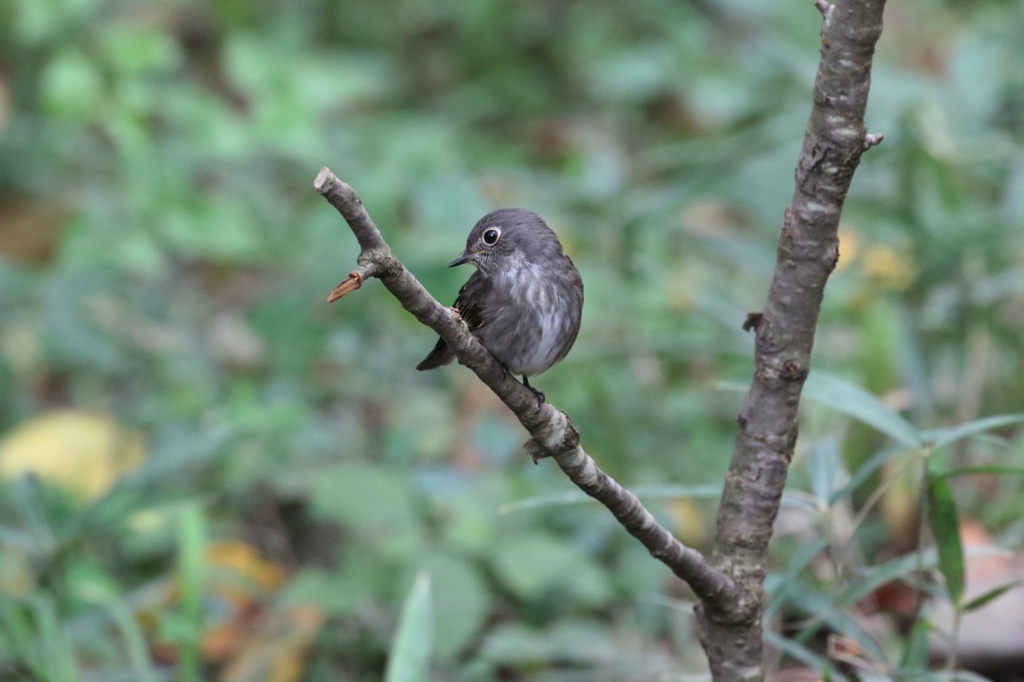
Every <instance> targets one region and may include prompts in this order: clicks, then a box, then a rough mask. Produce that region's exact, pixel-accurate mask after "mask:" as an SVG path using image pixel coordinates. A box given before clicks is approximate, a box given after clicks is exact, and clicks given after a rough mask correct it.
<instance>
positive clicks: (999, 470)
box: [934, 466, 1024, 479]
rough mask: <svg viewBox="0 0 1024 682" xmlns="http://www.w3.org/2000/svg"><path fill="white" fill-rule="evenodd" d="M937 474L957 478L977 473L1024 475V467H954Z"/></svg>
mask: <svg viewBox="0 0 1024 682" xmlns="http://www.w3.org/2000/svg"><path fill="white" fill-rule="evenodd" d="M934 475H935V476H940V477H942V478H947V479H948V478H956V477H957V476H977V475H988V476H1006V475H1013V476H1022V475H1024V467H1004V466H981V467H964V468H962V469H952V470H950V471H942V472H936V473H935V474H934Z"/></svg>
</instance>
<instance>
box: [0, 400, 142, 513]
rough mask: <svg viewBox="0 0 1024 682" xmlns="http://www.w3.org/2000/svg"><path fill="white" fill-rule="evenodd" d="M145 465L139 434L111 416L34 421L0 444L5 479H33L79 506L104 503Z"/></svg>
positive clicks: (63, 413) (80, 414) (66, 414)
mask: <svg viewBox="0 0 1024 682" xmlns="http://www.w3.org/2000/svg"><path fill="white" fill-rule="evenodd" d="M144 459H145V444H144V441H143V438H142V433H141V432H140V431H138V430H136V429H131V428H128V427H126V426H124V425H122V424H119V423H118V422H117V421H115V420H114V418H113V417H111V416H109V415H106V414H101V413H94V412H85V411H79V410H59V411H56V412H50V413H48V414H43V415H41V416H38V417H35V418H34V419H31V420H29V421H27V422H25V423H23V424H21V425H20V426H17V427H15V429H14V430H13V431H11V432H9V433H8V434H7V435H6V437H5V438H4V439H3V441H0V477H3V478H14V477H17V476H20V475H22V474H25V473H34V474H36V475H37V476H39V478H41V479H42V480H44V481H46V482H48V483H52V484H54V485H57V486H59V487H61V488H64V489H65V490H67V491H68V492H70V493H72V494H73V495H74V496H76V497H77V498H78V499H80V500H95V499H98V498H100V497H103V496H104V495H106V494H107V493H108V492H109V491H110V489H111V488H113V487H114V484H115V483H116V482H117V480H118V478H120V477H121V476H123V475H124V474H126V473H129V472H131V471H135V470H136V469H138V468H139V466H141V465H142V462H143V460H144Z"/></svg>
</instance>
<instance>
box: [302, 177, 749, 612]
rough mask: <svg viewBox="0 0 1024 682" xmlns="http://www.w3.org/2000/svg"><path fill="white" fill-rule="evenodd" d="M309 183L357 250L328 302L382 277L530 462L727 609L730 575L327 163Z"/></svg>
mask: <svg viewBox="0 0 1024 682" xmlns="http://www.w3.org/2000/svg"><path fill="white" fill-rule="evenodd" d="M314 187H316V191H317V192H319V193H320V194H322V195H323V196H324V198H325V199H327V201H329V202H330V203H331V205H332V206H334V207H335V208H336V209H338V211H339V212H341V214H342V216H344V217H345V221H346V222H347V223H348V225H349V227H350V228H352V232H353V234H355V236H356V239H357V240H358V242H359V245H360V247H361V252H360V254H359V257H358V259H357V260H358V262H359V265H360V268H359V269H357V270H356V271H354V272H353V273H352V274H350V275H349V277H348V279H346V280H345V281H344V282H342V283H341V284H339V285H338V286H337V287H335V289H334V291H333V292H332V294H331V300H334V299H336V298H340V297H341V296H344V295H345V294H346V293H348V292H350V291H354V290H355V289H358V288H359V286H360V285H361V284H362V281H363V280H364V279H366V278H368V277H377V278H379V279H380V280H381V282H383V284H384V286H385V287H387V289H388V291H390V292H391V293H392V294H393V295H394V296H395V298H397V299H398V301H399V302H400V303H401V304H402V307H403V308H405V309H406V310H407V311H409V312H410V313H412V314H413V315H414V316H415V317H416V319H417V320H419V321H420V322H422V323H423V324H425V325H427V326H428V327H430V328H431V329H433V330H434V331H435V332H437V333H438V335H439V336H440V337H441V338H442V339H444V340H445V343H447V344H448V346H449V347H450V348H451V349H452V350H453V351H454V352H455V355H456V357H458V359H459V362H461V363H462V364H463V365H466V366H467V367H469V368H470V369H471V370H473V371H474V372H475V373H476V375H477V376H478V377H480V380H481V381H483V382H484V383H485V384H487V386H489V387H490V389H491V390H492V391H494V393H495V394H496V395H497V396H498V397H499V398H501V400H502V402H504V403H505V404H506V405H507V406H508V407H509V409H511V410H512V412H513V413H515V415H516V417H517V418H518V419H519V422H520V423H521V424H522V425H523V426H524V427H525V428H526V430H527V431H528V432H529V433H530V436H531V439H530V440H529V441H528V442H527V443H526V449H527V452H529V453H530V455H531V456H532V457H533V458H534V460H535V461H536V460H538V459H541V458H545V457H551V458H552V459H554V460H555V462H557V463H558V466H559V467H561V469H562V471H564V472H565V474H566V475H567V476H568V477H569V479H570V480H571V481H572V482H573V483H575V484H576V485H577V486H579V488H580V489H581V490H583V492H585V493H586V494H588V495H590V496H591V497H593V498H594V499H596V500H598V501H599V502H601V503H602V504H603V505H605V506H606V507H607V508H608V510H609V511H610V512H611V513H612V514H613V515H614V516H615V518H616V519H618V520H619V523H621V524H622V526H623V527H624V528H625V529H626V530H627V531H629V533H630V534H631V535H633V537H635V538H636V539H638V540H639V541H640V542H642V543H643V545H644V546H645V547H646V548H647V549H648V551H650V553H651V555H652V556H653V557H655V558H656V559H658V560H659V561H661V562H662V563H664V564H665V565H666V566H668V567H669V568H670V569H672V572H673V573H675V574H676V575H677V576H679V577H680V578H682V579H683V580H685V581H686V582H687V583H689V585H690V587H692V588H693V591H694V593H696V595H697V597H698V598H699V599H700V600H701V601H702V602H705V603H707V604H708V605H709V606H710V607H711V608H714V609H716V610H721V609H726V608H728V606H729V604H731V603H734V601H735V598H736V589H735V585H734V584H733V582H732V580H730V579H729V578H728V577H726V575H725V574H724V573H723V572H722V571H720V570H717V569H714V568H712V567H711V566H710V564H709V563H708V562H707V560H706V559H705V558H704V556H703V555H702V554H701V553H700V552H698V551H696V550H694V549H691V548H690V547H687V546H685V545H683V544H682V543H681V542H679V541H678V540H677V539H676V538H675V537H673V536H672V534H671V533H670V532H669V531H668V530H666V529H665V528H664V527H662V526H661V525H660V524H659V523H658V522H657V521H656V520H655V518H654V516H653V515H652V514H651V513H650V512H649V511H648V510H647V509H646V508H645V507H644V506H643V505H642V504H641V503H640V500H638V499H637V497H636V495H634V494H633V493H631V492H630V491H628V490H626V489H625V488H623V487H622V486H621V485H619V483H617V482H616V481H615V480H614V479H613V478H612V477H611V476H609V475H608V474H606V473H604V472H603V471H601V469H600V467H598V466H597V464H596V463H595V462H594V460H593V458H591V457H590V455H588V454H587V453H586V452H584V450H583V448H582V447H580V434H579V432H578V431H577V430H576V427H575V426H574V425H573V423H572V420H570V419H569V417H568V416H567V415H566V414H565V413H564V412H560V411H559V410H556V409H555V408H554V407H553V406H552V405H551V404H550V403H547V402H545V403H541V404H540V405H538V404H537V398H536V396H534V394H533V393H532V392H531V391H530V390H529V389H528V388H526V387H525V386H523V385H522V384H521V383H519V382H518V381H516V380H515V379H514V378H513V377H512V376H511V375H510V374H508V373H507V372H504V371H503V370H502V368H501V366H500V365H499V363H498V362H497V361H496V360H495V359H494V357H493V356H492V355H491V354H490V353H489V352H488V351H487V350H486V349H485V348H484V347H483V346H482V345H480V343H479V342H478V341H477V340H476V338H475V337H473V335H472V334H470V332H469V329H468V327H466V325H465V323H464V322H462V320H461V319H460V318H459V316H458V314H457V313H454V312H453V311H452V310H451V309H450V308H446V307H445V306H443V305H441V304H440V303H438V301H437V300H436V299H434V297H433V296H431V295H430V293H429V292H428V291H427V290H426V289H425V288H424V287H423V285H421V284H420V283H419V282H418V281H417V280H416V278H415V277H413V276H412V274H410V273H409V271H408V270H406V269H405V266H404V265H402V263H401V262H400V261H399V260H398V259H397V258H396V257H395V255H394V253H393V252H392V251H391V247H389V246H388V245H387V243H386V242H385V240H384V238H383V236H381V233H380V231H379V230H378V229H377V227H376V225H374V224H373V221H372V220H371V219H370V216H369V214H368V213H367V212H366V209H365V208H364V207H363V205H362V202H361V201H360V200H359V197H358V196H357V195H356V193H355V190H353V189H352V188H351V187H350V186H349V185H347V184H345V183H344V182H342V181H341V180H339V179H338V178H337V177H335V176H334V174H333V173H331V171H330V170H329V169H327V168H323V169H321V171H320V173H319V174H318V175H317V177H316V180H315V182H314ZM339 290H340V293H338V292H339Z"/></svg>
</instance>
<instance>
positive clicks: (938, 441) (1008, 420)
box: [921, 414, 1024, 448]
mask: <svg viewBox="0 0 1024 682" xmlns="http://www.w3.org/2000/svg"><path fill="white" fill-rule="evenodd" d="M1022 422H1024V414H1001V415H997V416H995V417H985V418H984V419H975V420H974V421H970V422H967V423H966V424H960V425H959V426H953V427H950V428H948V429H929V430H928V431H923V432H921V440H923V441H924V442H925V443H928V444H930V445H931V446H932V447H933V448H940V447H942V446H943V445H949V444H950V443H953V442H955V441H958V440H961V439H963V438H968V437H970V436H973V435H975V434H978V433H983V432H985V431H991V430H992V429H998V428H1000V427H1002V426H1010V425H1011V424H1020V423H1022Z"/></svg>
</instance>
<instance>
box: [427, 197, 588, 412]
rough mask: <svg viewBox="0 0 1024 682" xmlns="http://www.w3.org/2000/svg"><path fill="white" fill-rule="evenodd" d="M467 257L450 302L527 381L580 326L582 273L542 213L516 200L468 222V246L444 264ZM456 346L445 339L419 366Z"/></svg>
mask: <svg viewBox="0 0 1024 682" xmlns="http://www.w3.org/2000/svg"><path fill="white" fill-rule="evenodd" d="M463 263H472V264H473V265H475V266H476V268H477V269H476V272H474V273H473V274H472V275H470V277H469V281H467V282H466V284H465V285H464V286H463V287H462V289H461V290H459V296H458V298H456V299H455V306H454V307H455V309H456V310H457V311H458V312H459V314H460V315H461V316H462V319H463V320H465V322H466V324H467V325H469V328H470V330H472V332H473V335H474V336H475V337H476V338H477V339H478V340H479V341H480V343H482V344H483V346H484V348H486V349H487V350H489V351H490V352H491V355H493V356H494V357H495V358H496V359H497V360H498V362H500V363H501V365H502V367H504V368H505V369H506V370H508V371H509V372H511V373H512V374H521V375H522V377H523V384H524V385H525V386H526V387H527V388H529V389H530V390H531V391H533V392H534V394H535V395H536V396H537V401H538V402H544V394H543V393H541V392H540V391H538V390H537V389H535V388H533V387H532V386H530V381H529V378H528V377H533V376H537V375H538V374H540V373H541V372H543V371H545V370H546V369H548V368H549V367H551V365H553V364H555V363H556V362H558V361H559V360H561V359H562V358H564V357H565V356H566V354H567V353H568V352H569V349H570V348H572V344H573V343H574V342H575V341H576V334H577V333H578V332H579V330H580V317H581V315H582V313H583V280H582V279H581V278H580V273H579V271H578V270H577V269H576V266H575V265H573V263H572V260H571V259H570V258H569V257H568V256H567V255H565V253H563V252H562V245H561V243H559V241H558V237H557V236H555V233H554V232H552V231H551V228H550V227H548V226H547V224H546V223H545V222H544V221H543V220H541V218H540V216H539V215H537V214H536V213H533V212H531V211H525V210H523V209H521V208H503V209H501V210H498V211H494V212H493V213H488V214H487V215H485V216H484V217H483V218H481V219H480V221H479V222H478V223H477V224H476V225H474V226H473V229H472V231H471V232H470V233H469V238H468V239H467V240H466V250H465V251H463V252H462V255H461V256H459V257H458V258H456V259H455V260H453V261H452V262H451V263H450V264H449V265H448V267H454V266H456V265H462V264H463ZM454 357H455V354H454V353H453V352H452V350H451V349H450V348H448V345H447V344H446V343H445V342H444V340H443V339H439V340H438V342H437V345H436V346H434V350H432V351H431V352H430V355H428V356H427V357H426V358H425V359H424V360H423V362H421V363H420V364H418V365H417V366H416V369H418V370H425V369H434V368H435V367H440V366H441V365H447V364H448V363H449V362H451V361H452V358H454Z"/></svg>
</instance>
